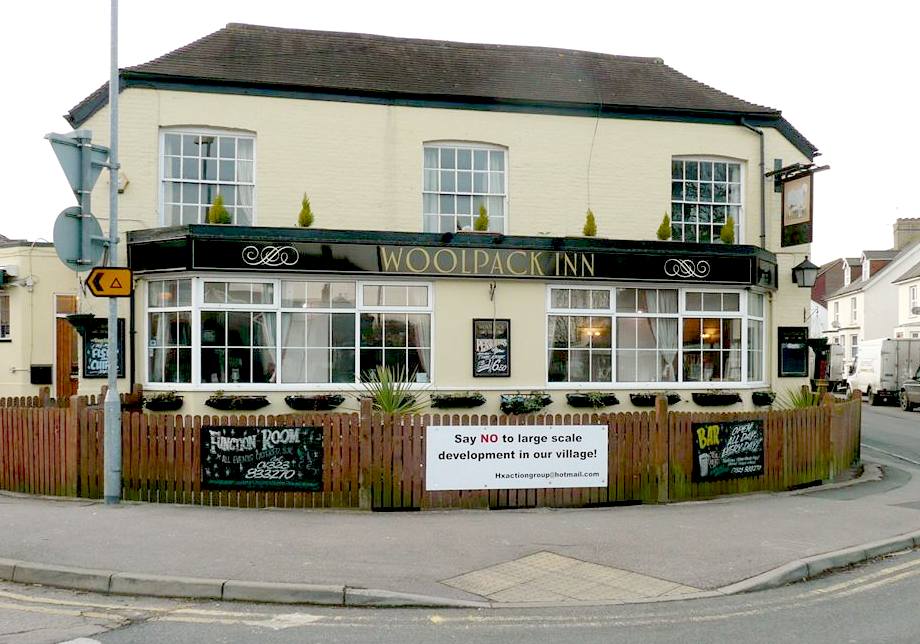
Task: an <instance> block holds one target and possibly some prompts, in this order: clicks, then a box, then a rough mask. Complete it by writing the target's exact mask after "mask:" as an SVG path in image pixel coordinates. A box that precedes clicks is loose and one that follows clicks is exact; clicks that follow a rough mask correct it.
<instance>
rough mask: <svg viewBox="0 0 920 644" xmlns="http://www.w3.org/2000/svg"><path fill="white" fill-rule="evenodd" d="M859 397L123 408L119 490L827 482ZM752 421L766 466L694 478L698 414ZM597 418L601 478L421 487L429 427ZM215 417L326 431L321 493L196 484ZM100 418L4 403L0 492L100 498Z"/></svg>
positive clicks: (126, 493)
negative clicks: (607, 409) (777, 403)
mask: <svg viewBox="0 0 920 644" xmlns="http://www.w3.org/2000/svg"><path fill="white" fill-rule="evenodd" d="M860 412H861V402H860V398H859V397H858V396H856V395H854V397H853V398H851V399H849V400H846V401H842V402H840V401H837V402H833V401H832V399H831V398H830V397H829V396H828V397H826V398H825V401H824V403H823V404H822V405H820V406H818V407H813V408H809V409H797V410H783V411H758V412H737V413H699V412H696V413H681V412H672V411H669V410H668V409H667V405H666V403H665V401H664V399H659V401H658V405H657V406H656V408H655V410H654V411H648V412H626V413H617V414H597V413H585V414H577V413H576V414H542V415H532V416H495V415H477V414H464V415H458V414H424V415H414V416H383V415H379V414H373V413H371V410H370V407H369V404H365V405H364V407H363V408H362V411H361V413H360V414H358V413H354V414H328V413H323V414H319V413H317V414H287V415H279V416H255V415H249V416H246V415H243V416H229V415H228V416H194V417H193V416H187V415H186V416H181V415H166V414H149V413H141V412H126V413H124V414H123V415H122V480H123V491H122V494H123V497H124V498H125V499H129V500H135V501H147V502H159V503H186V504H201V505H216V506H231V507H247V508H261V507H285V508H321V507H337V508H363V509H374V510H407V509H429V508H522V507H591V506H603V505H614V504H622V503H637V502H638V503H658V502H667V501H681V500H687V499H697V498H707V497H713V496H718V495H722V494H738V493H746V492H754V491H759V490H785V489H790V488H794V487H797V486H801V485H806V484H810V483H814V482H817V481H823V480H829V479H833V478H835V477H836V476H839V475H840V474H841V473H843V472H844V471H846V470H848V469H850V468H852V467H853V466H855V465H856V464H858V461H859V437H860ZM747 419H761V420H763V423H764V440H765V445H764V466H765V467H764V469H765V471H764V474H763V475H762V476H758V477H750V478H742V479H733V480H727V481H718V482H708V483H694V482H693V481H692V480H691V472H692V455H693V450H692V442H691V441H692V438H693V437H692V435H691V427H692V424H693V423H696V422H712V421H720V420H747ZM549 424H553V425H580V424H587V425H606V427H607V436H608V454H607V462H608V483H607V485H606V486H605V487H592V488H554V489H542V488H533V489H516V490H461V491H431V492H429V491H427V490H426V489H425V467H426V463H425V440H426V435H427V431H428V427H429V426H432V425H451V426H462V425H490V426H507V425H511V426H514V425H549ZM212 425H238V426H262V427H273V426H315V427H322V428H323V449H324V455H323V489H322V491H317V492H266V491H251V490H239V491H226V490H209V489H203V488H202V483H201V444H200V440H201V433H202V431H206V430H207V427H209V426H212ZM103 426H104V424H103V414H102V411H101V410H99V409H98V408H92V407H89V406H87V401H86V400H85V399H78V398H77V397H74V399H73V400H72V401H71V404H69V405H67V406H57V405H55V406H51V405H48V404H47V402H46V403H45V406H31V405H29V404H26V405H24V406H12V405H0V489H5V490H12V491H17V492H25V493H30V494H45V495H56V496H80V497H86V498H101V496H102V492H103V453H102V447H103Z"/></svg>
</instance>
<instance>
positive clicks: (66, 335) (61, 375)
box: [54, 295, 80, 399]
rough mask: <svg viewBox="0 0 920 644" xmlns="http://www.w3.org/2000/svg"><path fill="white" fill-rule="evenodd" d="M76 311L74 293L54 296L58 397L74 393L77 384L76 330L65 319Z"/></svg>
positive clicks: (78, 370) (55, 363) (78, 348)
mask: <svg viewBox="0 0 920 644" xmlns="http://www.w3.org/2000/svg"><path fill="white" fill-rule="evenodd" d="M76 312H77V296H76V295H55V296H54V314H55V315H54V317H55V319H54V325H55V328H54V346H55V350H54V396H55V398H58V399H60V398H67V397H68V396H73V395H75V394H76V393H77V388H78V386H79V380H78V376H79V375H80V361H79V350H80V342H79V338H78V336H77V331H76V330H75V329H74V328H73V327H72V326H71V325H70V322H68V321H67V320H66V316H67V315H69V314H70V313H76Z"/></svg>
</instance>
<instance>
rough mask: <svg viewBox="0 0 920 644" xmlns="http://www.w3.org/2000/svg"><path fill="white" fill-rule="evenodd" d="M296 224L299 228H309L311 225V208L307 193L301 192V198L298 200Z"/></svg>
mask: <svg viewBox="0 0 920 644" xmlns="http://www.w3.org/2000/svg"><path fill="white" fill-rule="evenodd" d="M297 225H298V226H300V227H301V228H309V227H310V226H312V225H313V209H312V208H311V207H310V198H309V197H307V193H306V192H305V193H303V199H302V200H301V202H300V212H299V213H298V215H297Z"/></svg>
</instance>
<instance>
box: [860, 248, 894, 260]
mask: <svg viewBox="0 0 920 644" xmlns="http://www.w3.org/2000/svg"><path fill="white" fill-rule="evenodd" d="M899 252H900V251H898V249H897V248H889V249H887V250H864V251H863V255H864V256H865V258H866V259H894V258H895V257H897V256H898V253H899Z"/></svg>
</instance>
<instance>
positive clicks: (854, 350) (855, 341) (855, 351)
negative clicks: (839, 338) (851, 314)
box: [850, 333, 859, 360]
mask: <svg viewBox="0 0 920 644" xmlns="http://www.w3.org/2000/svg"><path fill="white" fill-rule="evenodd" d="M857 356H859V335H858V334H856V333H853V334H852V335H850V360H856V358H857Z"/></svg>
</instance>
